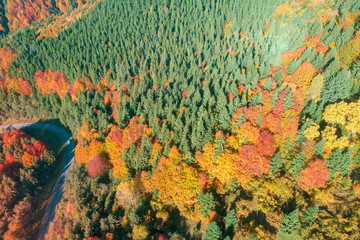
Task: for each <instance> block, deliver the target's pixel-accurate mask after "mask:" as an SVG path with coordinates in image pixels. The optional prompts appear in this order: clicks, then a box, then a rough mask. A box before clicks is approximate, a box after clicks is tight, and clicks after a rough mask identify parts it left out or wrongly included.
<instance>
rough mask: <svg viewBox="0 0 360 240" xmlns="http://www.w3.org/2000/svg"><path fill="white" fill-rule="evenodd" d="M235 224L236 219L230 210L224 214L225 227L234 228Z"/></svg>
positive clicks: (234, 213) (233, 211) (233, 212)
mask: <svg viewBox="0 0 360 240" xmlns="http://www.w3.org/2000/svg"><path fill="white" fill-rule="evenodd" d="M237 223H238V218H237V217H236V212H235V210H230V211H229V212H228V213H227V214H226V218H225V226H226V227H236V225H237Z"/></svg>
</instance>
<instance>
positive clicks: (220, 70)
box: [0, 0, 360, 240]
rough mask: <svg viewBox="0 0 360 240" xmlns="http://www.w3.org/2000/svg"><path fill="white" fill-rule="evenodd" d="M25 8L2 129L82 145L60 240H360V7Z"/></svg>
mask: <svg viewBox="0 0 360 240" xmlns="http://www.w3.org/2000/svg"><path fill="white" fill-rule="evenodd" d="M25 2H26V1H25ZM31 2H32V1H29V3H26V4H30V3H31ZM0 4H1V2H0ZM2 4H3V5H4V2H3V3H2ZM26 4H25V5H26ZM25 5H24V4H21V3H20V2H19V3H15V2H14V3H12V2H10V1H8V2H7V4H5V9H6V11H5V13H4V14H2V15H1V13H0V18H2V19H5V20H4V21H3V22H7V23H6V24H5V25H3V28H4V29H8V30H6V31H5V30H4V35H3V38H2V39H1V44H0V56H1V58H0V74H1V75H0V89H1V90H0V99H1V101H2V104H1V105H0V120H4V119H9V118H58V119H59V120H60V121H61V122H62V124H64V125H66V126H68V127H69V128H70V129H71V131H72V133H73V137H74V139H76V142H77V145H76V148H75V159H76V163H75V164H74V166H73V168H72V170H71V172H70V176H69V178H68V180H67V182H66V189H65V193H64V197H63V199H62V201H61V202H60V204H59V205H58V208H57V211H56V216H55V218H54V221H53V222H52V224H51V225H50V228H49V231H48V235H47V239H52V240H53V239H206V240H212V239H257V238H259V239H357V238H360V236H359V233H360V231H359V228H360V225H359V222H360V221H359V218H360V215H359V214H360V209H359V207H358V206H360V205H359V204H360V177H359V176H360V175H359V174H360V172H359V170H360V168H359V167H360V165H359V164H360V151H359V146H360V143H359V134H360V128H359V126H360V99H359V96H360V94H359V93H360V60H359V59H360V2H359V1H351V0H326V1H325V0H316V1H307V0H296V1H285V0H261V1H247V0H227V1H225V0H219V1H215V0H184V1H177V2H175V1H157V0H146V1H140V0H123V1H118V0H103V1H100V0H99V1H88V2H87V1H77V2H76V3H75V2H65V1H49V2H48V1H35V2H34V3H33V4H32V6H33V7H34V11H31V14H30V13H28V14H23V15H21V16H20V15H19V16H18V15H16V14H15V13H12V11H10V10H11V9H17V10H18V9H20V8H26V9H28V8H27V6H25ZM40 6H41V7H40ZM14 11H15V10H14ZM16 12H19V11H16ZM10 15H11V16H10ZM4 16H5V18H4ZM33 16H36V17H33ZM6 19H7V20H6Z"/></svg>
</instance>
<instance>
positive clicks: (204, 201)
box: [197, 192, 215, 217]
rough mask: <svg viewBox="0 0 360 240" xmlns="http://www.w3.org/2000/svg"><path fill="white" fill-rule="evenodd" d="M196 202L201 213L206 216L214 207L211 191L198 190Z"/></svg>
mask: <svg viewBox="0 0 360 240" xmlns="http://www.w3.org/2000/svg"><path fill="white" fill-rule="evenodd" d="M197 202H198V204H200V211H201V214H202V215H203V216H204V217H206V216H208V215H209V214H210V212H211V211H212V210H213V209H214V207H215V200H214V195H213V194H212V193H211V192H207V193H203V192H200V193H199V194H198V196H197Z"/></svg>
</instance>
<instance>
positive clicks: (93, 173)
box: [88, 154, 109, 177]
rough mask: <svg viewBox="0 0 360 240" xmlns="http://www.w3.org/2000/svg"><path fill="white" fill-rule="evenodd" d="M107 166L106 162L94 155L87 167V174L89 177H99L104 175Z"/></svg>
mask: <svg viewBox="0 0 360 240" xmlns="http://www.w3.org/2000/svg"><path fill="white" fill-rule="evenodd" d="M108 168H109V166H108V163H107V161H106V160H104V159H103V158H102V157H101V156H100V155H98V154H95V155H94V156H93V158H92V159H91V160H90V162H89V165H88V174H89V176H90V177H99V176H101V175H103V174H105V173H106V171H107V170H108Z"/></svg>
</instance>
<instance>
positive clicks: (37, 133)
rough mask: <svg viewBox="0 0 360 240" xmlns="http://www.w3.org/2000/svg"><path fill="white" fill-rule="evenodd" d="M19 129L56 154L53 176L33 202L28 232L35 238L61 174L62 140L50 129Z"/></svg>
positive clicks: (63, 156) (62, 162) (62, 161)
mask: <svg viewBox="0 0 360 240" xmlns="http://www.w3.org/2000/svg"><path fill="white" fill-rule="evenodd" d="M21 130H22V131H24V132H26V133H28V134H29V135H30V136H32V137H33V138H35V139H36V140H40V141H42V142H43V143H45V144H46V146H47V148H48V149H50V150H53V151H54V154H55V156H56V163H55V165H54V167H53V169H52V176H53V177H52V178H51V179H49V182H48V183H47V184H46V185H45V186H43V187H42V189H41V193H40V194H39V196H38V197H37V199H36V202H35V208H34V209H35V212H34V222H33V224H32V227H33V228H32V229H31V231H30V232H29V236H31V238H30V239H37V236H38V233H39V231H40V227H41V224H42V219H43V217H44V215H45V212H46V208H47V206H48V204H49V201H50V198H51V195H52V193H53V190H54V187H55V184H56V182H57V180H58V178H59V176H60V174H61V169H62V168H61V167H62V165H63V164H64V160H65V153H64V149H63V148H62V146H63V142H62V141H61V138H60V137H58V136H56V135H54V134H53V133H52V132H51V131H49V130H46V129H32V128H26V127H25V128H22V129H21Z"/></svg>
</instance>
